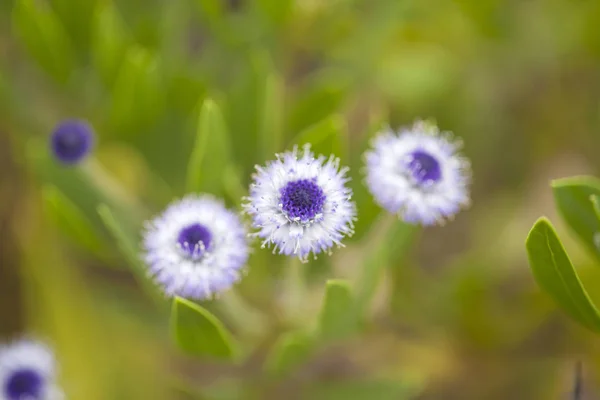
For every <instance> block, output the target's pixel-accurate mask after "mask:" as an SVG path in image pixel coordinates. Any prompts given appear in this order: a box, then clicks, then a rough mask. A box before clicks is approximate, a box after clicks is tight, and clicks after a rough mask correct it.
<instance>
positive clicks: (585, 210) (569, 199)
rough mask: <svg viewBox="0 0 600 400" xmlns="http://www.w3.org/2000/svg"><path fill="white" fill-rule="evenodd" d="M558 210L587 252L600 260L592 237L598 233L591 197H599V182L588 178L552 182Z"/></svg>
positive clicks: (598, 226) (598, 227)
mask: <svg viewBox="0 0 600 400" xmlns="http://www.w3.org/2000/svg"><path fill="white" fill-rule="evenodd" d="M552 190H553V191H554V198H555V199H556V204H557V206H558V210H559V211H560V213H561V214H562V216H563V218H564V219H565V221H566V222H567V224H569V227H571V229H573V232H575V233H576V234H577V235H578V236H579V238H580V239H581V241H582V243H583V244H584V245H585V246H586V247H587V248H588V250H589V251H590V252H591V253H592V254H594V255H595V256H596V257H598V258H599V259H600V251H599V250H598V248H597V247H596V244H595V241H594V237H595V235H596V233H598V232H600V220H599V219H598V218H597V217H596V213H595V211H594V205H593V204H592V202H591V199H590V197H591V196H597V195H600V180H598V179H596V178H593V177H589V176H577V177H571V178H564V179H558V180H555V181H553V182H552Z"/></svg>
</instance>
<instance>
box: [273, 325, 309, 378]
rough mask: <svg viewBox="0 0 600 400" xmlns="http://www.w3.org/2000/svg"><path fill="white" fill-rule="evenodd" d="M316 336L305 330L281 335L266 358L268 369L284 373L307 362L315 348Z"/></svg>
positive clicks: (280, 373) (278, 373) (274, 372)
mask: <svg viewBox="0 0 600 400" xmlns="http://www.w3.org/2000/svg"><path fill="white" fill-rule="evenodd" d="M314 344H315V338H314V337H313V336H312V335H310V334H308V333H306V332H304V331H294V332H288V333H285V334H283V335H281V336H280V337H279V339H278V340H277V342H276V343H275V344H274V345H273V348H272V349H271V354H269V356H268V358H267V360H266V368H267V371H268V372H269V373H271V374H275V375H283V374H286V373H288V372H289V371H291V370H292V369H294V368H296V367H298V366H299V365H301V364H303V363H305V362H306V360H307V359H308V358H309V357H310V356H311V355H312V352H313V350H314Z"/></svg>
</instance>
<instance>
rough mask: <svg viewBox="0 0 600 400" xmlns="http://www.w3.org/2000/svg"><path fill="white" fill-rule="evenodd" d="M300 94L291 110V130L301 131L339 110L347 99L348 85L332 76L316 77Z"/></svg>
mask: <svg viewBox="0 0 600 400" xmlns="http://www.w3.org/2000/svg"><path fill="white" fill-rule="evenodd" d="M305 86H307V88H306V89H304V91H303V92H302V93H300V94H299V95H298V100H297V102H296V103H295V104H294V105H293V106H292V108H291V110H290V119H289V131H291V132H299V131H301V130H304V129H306V128H307V127H308V126H310V125H312V124H315V123H316V122H317V121H320V120H322V119H324V118H326V117H327V116H328V115H330V114H332V113H334V112H336V111H337V109H338V108H339V106H340V105H341V104H342V102H343V101H344V99H345V95H346V92H347V88H348V85H347V83H346V81H345V80H339V79H338V80H335V79H333V78H332V77H327V79H325V78H320V79H316V80H315V81H314V82H311V83H309V84H308V85H305Z"/></svg>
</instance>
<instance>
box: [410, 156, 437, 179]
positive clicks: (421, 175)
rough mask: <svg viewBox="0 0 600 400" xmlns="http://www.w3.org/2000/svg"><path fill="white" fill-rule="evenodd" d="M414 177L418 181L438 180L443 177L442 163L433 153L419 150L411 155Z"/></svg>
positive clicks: (411, 167)
mask: <svg viewBox="0 0 600 400" xmlns="http://www.w3.org/2000/svg"><path fill="white" fill-rule="evenodd" d="M408 169H409V170H410V172H411V174H412V177H413V179H414V180H415V181H416V182H417V183H420V184H422V183H428V182H437V181H439V180H440V179H441V177H442V170H441V168H440V163H439V162H438V160H436V159H435V157H433V156H432V155H431V154H429V153H426V152H424V151H421V150H417V151H415V152H413V153H412V154H411V155H410V158H409V162H408Z"/></svg>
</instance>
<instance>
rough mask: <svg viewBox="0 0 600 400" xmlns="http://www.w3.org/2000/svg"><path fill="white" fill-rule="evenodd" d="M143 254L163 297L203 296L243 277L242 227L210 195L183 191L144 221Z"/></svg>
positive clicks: (244, 241)
mask: <svg viewBox="0 0 600 400" xmlns="http://www.w3.org/2000/svg"><path fill="white" fill-rule="evenodd" d="M144 249H145V254H144V259H145V261H146V263H147V265H148V268H149V272H150V275H151V276H152V277H153V279H154V280H155V282H157V283H158V284H159V285H160V286H161V287H162V289H163V291H164V292H165V293H166V294H167V295H168V296H180V297H187V298H192V299H198V300H203V299H208V298H212V297H213V296H214V295H216V294H218V293H221V292H223V291H225V290H227V289H229V288H230V287H231V286H233V284H234V283H236V282H237V281H239V279H240V278H241V276H242V273H243V268H244V266H245V264H246V261H247V260H248V255H249V248H248V243H247V232H246V229H245V227H244V225H243V224H242V222H241V221H240V218H239V217H238V215H237V214H235V213H234V212H232V211H230V210H228V209H227V208H225V206H224V204H223V203H222V202H221V201H219V200H217V199H215V198H214V197H212V196H210V195H201V196H187V197H185V198H183V199H182V200H180V201H177V202H174V203H172V204H171V205H170V206H169V207H168V208H167V209H166V210H165V211H164V212H163V213H162V214H161V215H160V216H158V217H156V218H155V219H153V220H152V221H150V222H148V223H147V226H146V230H145V232H144Z"/></svg>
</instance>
